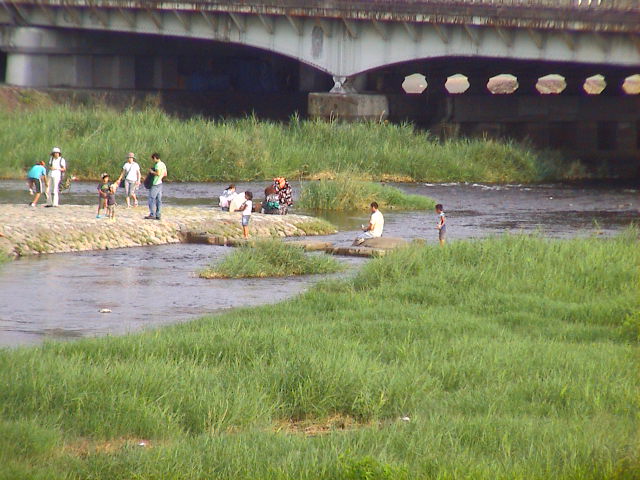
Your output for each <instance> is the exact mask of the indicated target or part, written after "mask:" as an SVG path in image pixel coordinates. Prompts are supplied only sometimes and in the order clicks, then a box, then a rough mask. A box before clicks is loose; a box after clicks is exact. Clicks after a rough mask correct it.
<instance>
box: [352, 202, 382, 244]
mask: <svg viewBox="0 0 640 480" xmlns="http://www.w3.org/2000/svg"><path fill="white" fill-rule="evenodd" d="M362 230H363V231H364V233H361V234H360V235H358V237H357V238H356V239H355V241H354V242H353V244H354V245H362V244H363V243H364V241H365V240H366V239H367V238H377V237H381V236H382V231H383V230H384V217H383V216H382V212H380V210H378V203H377V202H371V217H370V219H369V225H367V226H366V227H365V226H364V225H363V226H362Z"/></svg>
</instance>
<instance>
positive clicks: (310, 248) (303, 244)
mask: <svg viewBox="0 0 640 480" xmlns="http://www.w3.org/2000/svg"><path fill="white" fill-rule="evenodd" d="M288 243H289V244H290V245H295V246H298V247H300V248H304V249H305V250H306V251H307V252H325V251H327V250H328V249H331V248H333V243H332V242H322V241H319V240H294V241H291V242H288Z"/></svg>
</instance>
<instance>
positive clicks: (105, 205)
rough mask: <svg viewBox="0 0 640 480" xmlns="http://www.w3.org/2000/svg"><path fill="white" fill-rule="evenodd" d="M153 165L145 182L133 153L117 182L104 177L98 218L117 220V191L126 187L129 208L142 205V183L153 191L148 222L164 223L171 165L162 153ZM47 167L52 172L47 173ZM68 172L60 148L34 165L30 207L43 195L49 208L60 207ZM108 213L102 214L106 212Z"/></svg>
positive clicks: (99, 186) (30, 178) (150, 193)
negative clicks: (166, 182) (164, 196)
mask: <svg viewBox="0 0 640 480" xmlns="http://www.w3.org/2000/svg"><path fill="white" fill-rule="evenodd" d="M151 160H152V162H153V166H152V167H151V168H149V170H148V173H147V175H146V177H145V179H144V180H143V179H142V170H141V168H140V165H139V164H138V162H136V156H135V154H134V153H133V152H129V153H128V154H127V156H126V160H125V163H124V165H123V166H122V169H121V171H120V175H119V176H118V177H117V179H116V181H115V182H113V183H112V182H111V176H110V175H109V174H108V173H103V174H102V175H101V182H100V183H99V184H98V188H97V190H98V213H97V215H96V218H106V217H108V218H111V219H113V218H115V206H116V198H115V196H116V191H117V189H118V188H124V193H125V201H126V203H127V208H130V207H132V206H133V207H137V206H138V195H137V191H138V188H139V187H140V185H141V184H144V185H145V187H146V188H147V189H148V190H149V202H148V204H149V215H147V216H146V217H144V218H146V219H150V220H151V219H152V220H160V219H161V218H162V184H163V180H164V178H165V177H166V176H167V166H166V165H165V164H164V162H163V161H162V160H161V159H160V155H159V154H158V153H154V154H152V155H151ZM47 167H48V168H49V170H48V171H47ZM66 171H67V161H66V160H65V159H64V158H63V157H62V153H61V151H60V148H58V147H54V148H53V149H52V150H51V156H50V157H49V162H48V164H47V163H46V162H45V161H44V160H43V161H40V162H38V163H36V164H35V165H33V166H32V167H31V168H30V169H29V172H28V173H27V181H28V185H29V192H30V193H31V195H33V196H34V197H33V200H32V201H31V202H30V206H32V207H36V206H37V205H38V201H39V200H40V196H41V195H42V193H45V195H46V197H47V199H49V202H50V203H48V204H47V205H45V206H46V207H57V206H58V205H59V195H60V191H61V190H62V183H61V182H62V179H63V176H64V174H65V172H66ZM103 211H104V212H105V214H102V212H103Z"/></svg>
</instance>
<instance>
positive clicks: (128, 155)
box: [127, 152, 136, 160]
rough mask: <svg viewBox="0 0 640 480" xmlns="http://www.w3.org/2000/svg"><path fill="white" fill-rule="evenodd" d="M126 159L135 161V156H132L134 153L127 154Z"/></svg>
mask: <svg viewBox="0 0 640 480" xmlns="http://www.w3.org/2000/svg"><path fill="white" fill-rule="evenodd" d="M127 158H133V159H134V160H135V158H136V156H135V155H134V153H133V152H129V153H128V154H127Z"/></svg>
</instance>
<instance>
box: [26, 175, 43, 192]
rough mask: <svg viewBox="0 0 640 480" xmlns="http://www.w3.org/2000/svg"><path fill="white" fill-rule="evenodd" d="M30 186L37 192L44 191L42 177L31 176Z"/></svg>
mask: <svg viewBox="0 0 640 480" xmlns="http://www.w3.org/2000/svg"><path fill="white" fill-rule="evenodd" d="M29 188H30V189H32V190H33V191H34V192H35V193H42V179H41V178H30V179H29Z"/></svg>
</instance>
